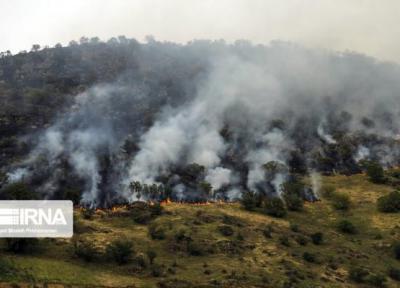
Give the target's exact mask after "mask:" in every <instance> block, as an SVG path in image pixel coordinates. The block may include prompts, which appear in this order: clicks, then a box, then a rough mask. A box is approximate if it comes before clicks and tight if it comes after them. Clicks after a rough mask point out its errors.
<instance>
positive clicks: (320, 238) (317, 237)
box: [310, 232, 324, 245]
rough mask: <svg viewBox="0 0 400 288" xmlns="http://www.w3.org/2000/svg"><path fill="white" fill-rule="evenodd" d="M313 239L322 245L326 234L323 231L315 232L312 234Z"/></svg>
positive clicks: (316, 243) (315, 242)
mask: <svg viewBox="0 0 400 288" xmlns="http://www.w3.org/2000/svg"><path fill="white" fill-rule="evenodd" d="M310 237H311V241H312V242H313V243H314V244H315V245H320V244H322V242H323V241H324V234H323V233H322V232H316V233H314V234H311V236H310Z"/></svg>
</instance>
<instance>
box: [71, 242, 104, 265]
mask: <svg viewBox="0 0 400 288" xmlns="http://www.w3.org/2000/svg"><path fill="white" fill-rule="evenodd" d="M74 252H75V255H76V256H78V258H81V259H83V260H85V261H87V262H91V261H93V260H95V259H96V258H97V256H98V251H97V249H96V247H95V246H94V243H93V242H91V241H79V240H75V241H74Z"/></svg>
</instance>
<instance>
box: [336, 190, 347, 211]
mask: <svg viewBox="0 0 400 288" xmlns="http://www.w3.org/2000/svg"><path fill="white" fill-rule="evenodd" d="M350 205H351V201H350V197H349V195H347V194H343V193H334V194H333V195H332V206H333V208H335V209H336V210H349V208H350Z"/></svg>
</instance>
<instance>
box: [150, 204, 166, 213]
mask: <svg viewBox="0 0 400 288" xmlns="http://www.w3.org/2000/svg"><path fill="white" fill-rule="evenodd" d="M163 212H164V207H162V206H161V204H160V203H159V202H157V203H154V204H153V205H150V213H151V215H153V216H160V215H162V213H163Z"/></svg>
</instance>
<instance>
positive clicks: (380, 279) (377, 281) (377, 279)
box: [365, 274, 386, 287]
mask: <svg viewBox="0 0 400 288" xmlns="http://www.w3.org/2000/svg"><path fill="white" fill-rule="evenodd" d="M365 282H366V283H368V284H369V285H372V286H375V287H385V283H386V277H385V276H384V275H381V274H370V275H368V276H367V277H366V278H365Z"/></svg>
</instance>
